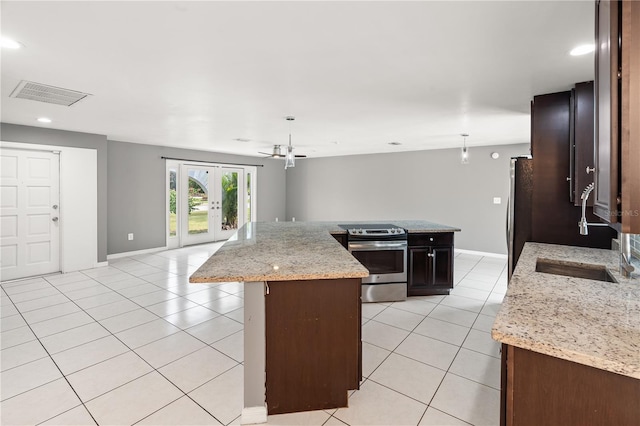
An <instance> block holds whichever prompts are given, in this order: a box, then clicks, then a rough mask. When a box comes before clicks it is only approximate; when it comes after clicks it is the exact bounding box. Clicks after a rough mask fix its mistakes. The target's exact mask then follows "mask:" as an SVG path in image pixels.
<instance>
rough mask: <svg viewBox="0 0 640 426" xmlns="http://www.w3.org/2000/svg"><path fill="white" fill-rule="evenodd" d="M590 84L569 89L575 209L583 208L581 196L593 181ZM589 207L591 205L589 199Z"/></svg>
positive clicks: (571, 173)
mask: <svg viewBox="0 0 640 426" xmlns="http://www.w3.org/2000/svg"><path fill="white" fill-rule="evenodd" d="M593 100H594V95H593V81H586V82H584V83H577V84H576V86H575V88H574V89H572V90H571V111H570V113H571V120H570V123H569V124H570V126H571V128H570V131H571V135H570V152H569V154H570V157H569V159H570V163H569V179H567V180H568V181H569V197H570V200H571V201H573V202H574V204H575V205H576V206H581V205H582V200H581V198H580V196H581V195H582V191H584V189H585V188H586V187H587V185H589V184H591V182H593V170H594V168H593V167H594V162H593V161H594V160H593V131H594V128H593V126H594V118H593V114H594V107H593ZM587 201H588V204H587V205H588V206H590V207H591V206H593V197H589V199H588V200H587Z"/></svg>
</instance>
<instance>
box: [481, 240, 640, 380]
mask: <svg viewBox="0 0 640 426" xmlns="http://www.w3.org/2000/svg"><path fill="white" fill-rule="evenodd" d="M618 256H619V254H618V253H617V252H615V251H612V250H602V249H593V248H584V247H572V246H562V245H554V244H541V243H526V244H525V247H524V249H523V251H522V254H521V255H520V258H519V260H518V264H517V266H516V268H515V270H514V273H513V276H512V277H511V281H510V282H509V287H508V290H507V293H506V295H505V298H504V300H503V301H502V306H501V308H500V311H499V312H498V315H497V316H496V320H495V323H494V325H493V329H492V331H491V335H492V337H493V338H494V339H495V340H497V341H499V342H502V343H505V344H509V345H512V346H516V347H519V348H523V349H527V350H531V351H534V352H538V353H542V354H545V355H550V356H554V357H557V358H561V359H565V360H568V361H573V362H577V363H579V364H584V365H588V366H591V367H595V368H599V369H602V370H606V371H610V372H613V373H617V374H621V375H624V376H629V377H633V378H636V379H640V278H638V275H637V274H636V275H634V276H633V277H632V278H624V277H622V276H621V275H620V274H619V272H618V259H619V258H618ZM538 258H545V259H552V260H558V261H566V262H575V263H582V264H588V265H594V264H595V265H602V266H605V267H606V268H607V269H608V270H609V271H610V272H611V274H612V275H613V276H614V278H615V279H616V280H617V281H618V282H617V283H609V282H602V281H596V280H590V279H584V278H574V277H567V276H560V275H554V274H547V273H542V272H536V262H537V260H538Z"/></svg>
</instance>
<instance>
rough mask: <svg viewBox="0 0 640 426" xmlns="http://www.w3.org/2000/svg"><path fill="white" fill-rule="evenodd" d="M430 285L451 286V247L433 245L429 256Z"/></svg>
mask: <svg viewBox="0 0 640 426" xmlns="http://www.w3.org/2000/svg"><path fill="white" fill-rule="evenodd" d="M430 266H431V285H433V286H434V287H445V288H453V277H452V274H451V271H452V270H453V249H452V248H451V247H433V248H432V249H431V257H430Z"/></svg>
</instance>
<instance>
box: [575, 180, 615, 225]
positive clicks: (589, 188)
mask: <svg viewBox="0 0 640 426" xmlns="http://www.w3.org/2000/svg"><path fill="white" fill-rule="evenodd" d="M594 187H595V183H593V182H591V183H590V184H589V185H587V187H586V188H585V189H584V191H582V195H581V196H580V199H581V200H582V218H581V219H580V222H578V228H580V235H589V226H609V225H607V224H606V223H587V200H588V199H589V194H591V191H593V188H594Z"/></svg>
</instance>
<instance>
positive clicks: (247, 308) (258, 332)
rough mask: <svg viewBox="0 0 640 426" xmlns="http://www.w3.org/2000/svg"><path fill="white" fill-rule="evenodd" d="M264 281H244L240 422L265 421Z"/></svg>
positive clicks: (253, 422) (254, 422)
mask: <svg viewBox="0 0 640 426" xmlns="http://www.w3.org/2000/svg"><path fill="white" fill-rule="evenodd" d="M264 298H265V283H264V282H262V281H259V282H246V283H245V284H244V408H243V409H242V418H241V420H240V422H241V424H243V425H244V424H256V423H266V422H267V409H266V404H265V400H266V397H265V395H266V388H265V300H264Z"/></svg>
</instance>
